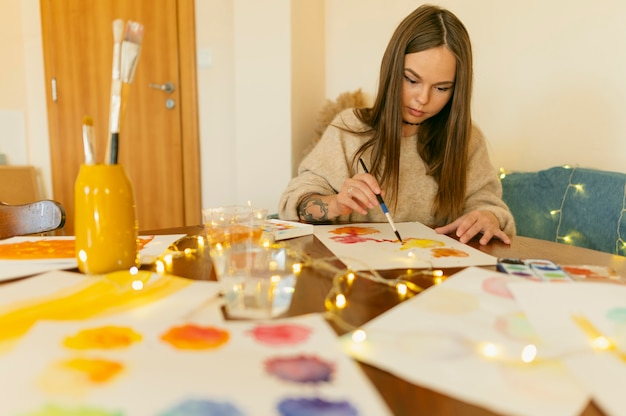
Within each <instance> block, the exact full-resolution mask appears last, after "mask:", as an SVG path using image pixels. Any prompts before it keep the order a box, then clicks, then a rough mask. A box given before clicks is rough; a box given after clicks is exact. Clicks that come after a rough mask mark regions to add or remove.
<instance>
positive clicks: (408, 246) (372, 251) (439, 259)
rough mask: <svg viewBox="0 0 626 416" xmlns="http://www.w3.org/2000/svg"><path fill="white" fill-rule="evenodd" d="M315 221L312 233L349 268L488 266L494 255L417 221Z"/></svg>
mask: <svg viewBox="0 0 626 416" xmlns="http://www.w3.org/2000/svg"><path fill="white" fill-rule="evenodd" d="M396 228H397V229H398V231H399V233H400V235H401V236H402V240H403V242H402V243H400V241H398V239H397V237H396V236H395V234H394V232H393V230H392V229H391V226H390V225H389V224H387V223H363V224H350V225H316V226H315V236H316V237H317V238H318V239H319V240H320V241H321V242H322V243H324V245H326V247H328V249H329V250H330V251H331V252H332V253H333V254H334V255H335V256H336V257H338V258H339V260H341V261H342V262H343V263H344V264H345V265H346V266H347V267H349V268H350V269H352V270H355V271H359V270H369V269H371V270H385V269H405V268H406V269H409V268H414V269H418V268H430V267H468V266H491V265H495V264H496V263H497V258H496V257H493V256H491V255H489V254H486V253H483V252H481V251H479V250H476V249H474V248H473V247H470V246H468V245H466V244H462V243H460V242H458V241H456V240H454V239H453V238H450V237H448V236H446V235H441V234H437V233H436V232H435V231H434V230H433V229H432V228H430V227H427V226H425V225H423V224H420V223H417V222H404V223H398V224H396Z"/></svg>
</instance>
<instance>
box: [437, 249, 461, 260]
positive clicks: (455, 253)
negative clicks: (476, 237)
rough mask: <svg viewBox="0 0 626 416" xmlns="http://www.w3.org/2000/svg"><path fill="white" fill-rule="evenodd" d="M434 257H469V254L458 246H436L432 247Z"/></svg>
mask: <svg viewBox="0 0 626 416" xmlns="http://www.w3.org/2000/svg"><path fill="white" fill-rule="evenodd" d="M432 253H433V257H435V258H440V257H469V254H468V253H466V252H465V251H462V250H457V249H456V248H434V249H432Z"/></svg>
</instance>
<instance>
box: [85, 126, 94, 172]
mask: <svg viewBox="0 0 626 416" xmlns="http://www.w3.org/2000/svg"><path fill="white" fill-rule="evenodd" d="M83 149H84V151H85V165H93V164H94V163H96V158H95V152H96V150H95V149H96V141H95V135H94V130H93V119H92V118H91V117H89V116H85V117H83Z"/></svg>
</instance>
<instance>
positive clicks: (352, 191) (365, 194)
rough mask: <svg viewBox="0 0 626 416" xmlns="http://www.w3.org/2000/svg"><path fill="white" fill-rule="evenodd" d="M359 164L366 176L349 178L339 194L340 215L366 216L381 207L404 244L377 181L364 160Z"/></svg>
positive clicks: (359, 175) (337, 201)
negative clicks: (370, 211)
mask: <svg viewBox="0 0 626 416" xmlns="http://www.w3.org/2000/svg"><path fill="white" fill-rule="evenodd" d="M359 163H360V164H361V166H362V167H363V171H364V172H365V173H364V174H362V173H359V174H356V175H354V176H353V177H352V178H349V179H347V180H346V182H345V183H344V185H343V187H342V190H341V191H340V192H339V195H337V198H336V202H335V203H336V206H335V207H336V208H334V209H336V210H337V211H338V212H339V213H340V215H346V214H349V213H350V212H352V211H356V212H359V213H360V214H363V215H365V214H366V213H367V209H372V208H374V207H376V206H380V208H381V209H382V211H383V214H385V217H386V218H387V221H388V222H389V225H391V229H392V230H393V232H394V233H395V235H396V237H397V238H398V241H400V243H402V237H400V233H399V232H398V230H397V229H396V225H395V224H394V222H393V219H392V218H391V214H390V213H389V210H388V209H387V205H386V204H385V201H384V200H383V197H382V195H381V192H382V191H381V190H380V187H379V185H378V182H376V179H375V178H374V177H373V176H372V175H370V174H369V171H368V170H367V167H366V166H365V163H364V162H363V160H361V159H359Z"/></svg>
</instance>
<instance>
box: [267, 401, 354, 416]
mask: <svg viewBox="0 0 626 416" xmlns="http://www.w3.org/2000/svg"><path fill="white" fill-rule="evenodd" d="M278 412H279V414H280V415H281V416H356V415H358V412H357V410H356V409H355V408H354V407H353V406H352V405H351V404H350V403H348V402H346V401H338V402H329V401H326V400H324V399H320V398H317V397H316V398H313V399H285V400H282V401H281V402H280V403H279V404H278Z"/></svg>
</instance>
